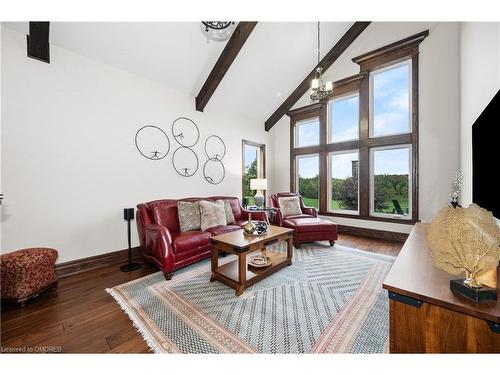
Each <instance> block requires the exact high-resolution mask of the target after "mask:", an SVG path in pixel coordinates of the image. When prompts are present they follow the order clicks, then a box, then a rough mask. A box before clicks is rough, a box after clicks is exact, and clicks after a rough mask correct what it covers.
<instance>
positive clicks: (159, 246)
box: [143, 223, 174, 273]
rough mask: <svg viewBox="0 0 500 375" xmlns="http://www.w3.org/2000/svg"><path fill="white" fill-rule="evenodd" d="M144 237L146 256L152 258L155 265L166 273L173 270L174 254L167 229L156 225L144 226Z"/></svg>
mask: <svg viewBox="0 0 500 375" xmlns="http://www.w3.org/2000/svg"><path fill="white" fill-rule="evenodd" d="M144 233H145V236H146V241H145V247H146V248H145V249H144V250H143V251H144V252H145V253H146V255H147V256H149V257H152V258H154V260H155V261H156V263H157V265H158V266H160V267H161V268H162V270H163V271H164V272H166V273H171V272H173V270H174V252H173V249H172V236H171V234H170V231H169V230H168V228H167V227H164V226H163V225H158V224H152V223H148V224H144Z"/></svg>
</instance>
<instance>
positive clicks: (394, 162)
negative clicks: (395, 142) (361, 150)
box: [372, 147, 410, 216]
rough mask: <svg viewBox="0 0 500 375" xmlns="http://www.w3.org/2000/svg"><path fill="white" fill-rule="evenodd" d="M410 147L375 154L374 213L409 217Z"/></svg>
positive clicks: (380, 151)
mask: <svg viewBox="0 0 500 375" xmlns="http://www.w3.org/2000/svg"><path fill="white" fill-rule="evenodd" d="M409 171H410V149H409V147H404V148H398V149H388V150H375V151H374V152H373V179H374V180H373V195H374V197H373V198H372V199H373V211H374V212H375V213H385V214H394V215H404V216H409V214H410V212H409V209H408V200H409V182H410V180H409Z"/></svg>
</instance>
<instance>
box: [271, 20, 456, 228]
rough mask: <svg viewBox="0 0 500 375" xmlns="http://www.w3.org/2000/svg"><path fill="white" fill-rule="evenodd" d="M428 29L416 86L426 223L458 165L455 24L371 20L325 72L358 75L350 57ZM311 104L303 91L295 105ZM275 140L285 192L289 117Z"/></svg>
mask: <svg viewBox="0 0 500 375" xmlns="http://www.w3.org/2000/svg"><path fill="white" fill-rule="evenodd" d="M426 29H429V31H430V34H429V36H428V37H427V38H426V39H425V40H424V41H423V42H422V44H421V45H420V56H419V64H420V70H419V74H420V87H419V94H420V95H419V100H420V102H419V117H420V121H419V126H420V127H419V130H420V138H419V147H420V158H419V162H420V169H419V184H420V189H419V200H420V219H421V220H423V221H428V220H431V219H432V218H433V216H434V215H435V214H436V212H437V211H438V209H439V208H440V207H442V206H443V205H445V204H446V203H447V202H449V193H450V190H451V181H452V179H453V177H454V175H455V172H456V171H457V170H458V168H459V112H460V109H459V64H458V61H459V42H458V34H459V30H458V24H457V23H411V22H410V23H408V22H404V23H391V22H374V23H371V24H370V26H368V28H367V29H366V30H365V31H363V33H362V34H361V35H360V36H359V37H358V38H357V39H356V41H355V42H354V43H353V44H352V45H351V46H349V48H348V49H347V50H346V51H345V52H344V54H342V56H341V57H340V58H339V59H338V60H337V61H336V62H335V63H334V64H333V65H332V66H331V67H330V69H328V70H327V71H326V73H325V79H326V80H331V81H336V80H339V79H342V78H346V77H348V76H351V75H354V74H357V73H359V65H357V64H355V63H353V62H352V61H351V59H352V58H353V57H355V56H358V55H361V54H363V53H365V52H368V51H371V50H374V49H376V48H379V47H382V46H384V45H387V44H389V43H392V42H395V41H398V40H400V39H403V38H405V37H408V36H410V35H413V34H415V33H417V32H420V31H423V30H426ZM307 104H310V101H309V99H308V94H306V95H304V97H303V98H302V99H301V100H299V101H298V102H297V104H296V105H295V106H294V108H298V107H301V106H304V105H307ZM271 132H272V134H273V137H274V138H273V139H274V152H275V153H274V160H275V165H274V168H275V170H274V175H275V177H276V185H275V186H274V189H275V190H276V191H287V190H289V181H290V166H289V163H290V162H289V150H290V146H289V134H290V133H289V118H288V117H287V116H285V117H283V118H282V119H281V120H280V121H279V122H278V123H277V124H276V125H275V126H274V128H273V129H272V130H271ZM334 220H335V221H336V222H337V223H339V224H345V225H352V226H363V227H367V228H375V229H383V230H390V231H396V232H409V231H410V230H411V227H412V226H410V225H401V224H391V223H382V222H372V221H363V220H355V219H344V218H335V219H334Z"/></svg>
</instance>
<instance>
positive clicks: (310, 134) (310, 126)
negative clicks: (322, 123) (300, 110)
mask: <svg viewBox="0 0 500 375" xmlns="http://www.w3.org/2000/svg"><path fill="white" fill-rule="evenodd" d="M297 137H298V138H297V147H305V146H314V145H319V120H318V119H314V120H312V121H307V122H302V123H299V124H297Z"/></svg>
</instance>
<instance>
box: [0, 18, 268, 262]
mask: <svg viewBox="0 0 500 375" xmlns="http://www.w3.org/2000/svg"><path fill="white" fill-rule="evenodd" d="M1 52H2V79H3V80H2V85H1V89H2V93H1V94H2V107H3V112H2V117H1V119H2V136H3V137H2V177H3V190H4V191H3V192H4V193H5V197H6V199H5V202H4V204H5V205H4V207H3V209H2V210H3V212H2V232H3V233H2V248H3V250H4V251H5V252H8V251H12V250H15V249H19V248H23V247H31V246H50V247H54V248H57V249H58V250H59V260H58V261H59V262H65V261H69V260H73V259H78V258H84V257H88V256H92V255H96V254H100V253H106V252H109V251H114V250H119V249H124V248H126V247H127V242H126V223H125V222H124V220H123V208H124V207H135V205H136V204H137V203H140V202H145V201H149V200H153V199H159V198H177V197H187V196H193V195H196V196H209V195H216V194H221V195H232V196H240V195H241V140H242V138H244V139H249V140H253V141H256V142H260V143H266V144H267V145H268V148H267V150H268V153H270V154H271V153H272V145H271V144H270V138H271V136H270V134H268V133H266V132H265V131H264V126H263V123H261V122H256V121H254V120H249V119H245V118H242V117H239V116H236V115H234V114H231V113H230V112H228V111H223V112H222V111H221V112H210V111H207V112H205V113H200V112H196V111H195V110H194V98H193V97H190V96H187V95H184V94H182V93H179V92H175V91H172V90H169V89H168V88H166V87H165V86H162V85H161V84H158V83H155V82H152V81H148V80H146V79H143V78H140V77H138V76H134V75H132V74H130V73H127V72H124V71H121V70H118V69H115V68H113V67H111V66H108V65H105V64H102V63H99V62H97V61H94V60H90V59H87V58H84V57H82V56H79V55H77V54H74V53H72V52H70V51H68V50H65V49H62V48H59V47H57V46H56V45H53V44H52V45H51V63H50V64H45V63H42V62H39V61H36V60H33V59H30V58H27V57H26V36H25V35H24V34H21V33H18V32H15V31H12V30H10V29H7V28H3V29H2V50H1ZM165 69H168V67H167V66H166V67H165ZM179 116H186V117H189V118H191V119H193V120H194V121H195V122H196V123H197V124H198V126H199V128H200V132H201V139H200V142H199V143H198V145H197V146H195V149H196V152H197V154H198V156H199V158H200V168H201V167H202V165H203V164H202V163H203V162H204V161H205V157H204V152H203V145H202V144H203V142H204V140H205V138H206V137H207V136H208V135H210V134H217V135H219V136H221V137H222V138H223V139H224V141H225V142H226V146H227V154H226V157H225V159H224V164H225V167H226V179H225V180H224V181H223V182H222V183H221V184H219V185H211V184H209V183H207V182H206V181H205V180H204V179H203V174H202V172H201V169H199V170H198V172H197V173H196V175H195V176H194V177H192V178H184V177H181V176H179V175H177V174H176V173H175V171H174V170H173V168H172V164H171V156H172V153H173V150H174V144H175V142H174V141H173V139H172V136H170V140H171V143H172V148H171V151H170V153H169V155H168V156H167V157H166V158H165V159H163V160H161V161H150V160H147V159H145V158H144V157H143V156H141V155H140V154H139V153H138V152H137V150H136V148H135V145H134V137H135V133H136V131H137V130H138V129H139V128H140V127H142V126H144V125H156V126H159V127H161V128H163V129H164V130H165V131H166V132H167V133H168V134H169V135H170V134H171V132H170V127H171V124H172V122H173V120H175V119H176V118H177V117H179ZM268 177H269V178H270V179H272V169H271V168H270V169H269V170H268ZM136 232H137V231H136V230H135V223H134V227H133V231H132V233H133V245H138V239H137V233H136Z"/></svg>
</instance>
